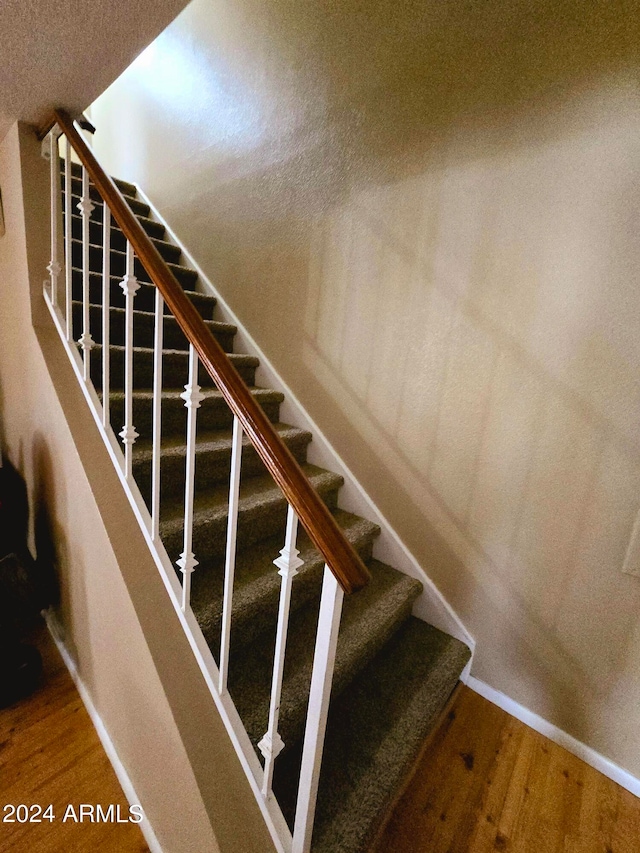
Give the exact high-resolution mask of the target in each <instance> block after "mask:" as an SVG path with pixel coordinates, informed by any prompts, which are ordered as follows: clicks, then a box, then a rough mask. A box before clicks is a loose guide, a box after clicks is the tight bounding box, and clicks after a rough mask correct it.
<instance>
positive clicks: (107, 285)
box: [102, 202, 111, 427]
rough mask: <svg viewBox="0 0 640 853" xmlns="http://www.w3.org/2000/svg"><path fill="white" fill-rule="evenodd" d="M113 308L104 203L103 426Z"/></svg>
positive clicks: (107, 211) (108, 223) (108, 219)
mask: <svg viewBox="0 0 640 853" xmlns="http://www.w3.org/2000/svg"><path fill="white" fill-rule="evenodd" d="M110 308H111V211H110V209H109V206H108V204H106V202H105V203H104V222H103V224H102V424H103V426H105V427H108V426H109V420H110V419H109V392H110V390H111V376H110V367H111V364H110V350H109V345H110V340H111V329H110V320H111V315H110Z"/></svg>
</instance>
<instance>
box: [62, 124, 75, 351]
mask: <svg viewBox="0 0 640 853" xmlns="http://www.w3.org/2000/svg"><path fill="white" fill-rule="evenodd" d="M72 182H73V176H72V174H71V145H70V143H69V140H68V139H66V137H65V152H64V264H65V266H64V278H65V301H66V305H65V311H66V316H67V340H68V341H69V343H71V341H72V340H73V304H72V303H73V243H72V236H73V231H72V218H71V212H72V209H73V208H72V195H73V183H72Z"/></svg>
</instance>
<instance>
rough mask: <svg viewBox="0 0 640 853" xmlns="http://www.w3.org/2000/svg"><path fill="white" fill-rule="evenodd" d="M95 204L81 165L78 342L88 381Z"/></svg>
mask: <svg viewBox="0 0 640 853" xmlns="http://www.w3.org/2000/svg"><path fill="white" fill-rule="evenodd" d="M94 208H95V205H94V204H93V202H92V201H91V196H90V195H89V173H88V172H87V170H86V169H85V168H84V166H83V167H82V198H81V199H80V201H79V202H78V210H79V211H80V214H81V215H82V335H81V336H80V340H79V341H78V343H79V344H80V346H81V347H82V357H83V364H84V373H83V376H84V381H85V382H88V381H89V373H90V368H91V350H92V349H93V346H94V344H93V338H92V337H91V331H90V329H89V283H90V278H89V221H90V219H91V214H92V213H93V211H94Z"/></svg>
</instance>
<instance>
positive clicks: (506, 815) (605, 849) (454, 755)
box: [375, 687, 640, 853]
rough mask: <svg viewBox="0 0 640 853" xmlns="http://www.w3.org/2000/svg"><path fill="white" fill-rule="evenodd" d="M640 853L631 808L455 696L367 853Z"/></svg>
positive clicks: (563, 756) (561, 757)
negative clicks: (386, 822) (411, 777)
mask: <svg viewBox="0 0 640 853" xmlns="http://www.w3.org/2000/svg"><path fill="white" fill-rule="evenodd" d="M488 851H491V853H495V851H507V853H640V800H639V799H637V798H636V797H634V796H633V794H630V793H629V792H628V791H626V790H624V789H623V788H621V787H620V786H619V785H617V784H616V783H615V782H612V781H611V780H609V779H607V778H606V777H605V776H603V775H602V774H600V773H598V771H597V770H594V769H593V768H592V767H589V766H588V765H587V764H585V763H584V762H582V761H581V760H580V759H578V758H576V757H575V756H573V755H571V754H570V753H569V752H567V751H566V750H564V749H563V748H562V747H559V746H557V745H556V744H554V743H552V742H551V741H549V740H547V739H546V738H545V737H543V736H542V735H539V734H538V733H537V732H535V731H533V729H530V728H528V726H525V725H524V724H523V723H521V722H519V721H518V720H516V719H514V718H513V717H510V716H509V715H508V714H507V713H505V712H504V711H502V710H500V709H499V708H497V707H496V706H495V705H492V704H491V703H490V702H487V700H486V699H483V698H482V697H481V696H478V694H477V693H474V692H473V691H471V690H469V689H468V688H466V687H463V688H462V689H461V690H460V692H459V694H458V696H457V698H456V700H455V702H454V704H453V705H452V707H451V709H450V710H449V713H448V715H447V717H446V718H445V721H444V723H443V725H442V727H441V728H440V730H439V731H438V732H437V734H436V735H435V737H434V739H433V741H432V742H431V744H430V745H429V746H428V747H427V750H426V752H425V754H424V756H423V757H422V759H421V761H420V764H419V767H418V769H417V772H416V776H415V777H414V779H413V781H412V783H411V785H410V787H409V789H408V790H407V792H406V793H405V795H404V797H402V798H401V800H400V802H399V803H398V805H397V807H396V809H395V810H394V812H393V815H392V817H391V820H390V822H389V824H388V826H387V828H386V830H385V832H384V833H383V834H382V836H381V838H380V839H379V842H378V844H377V845H376V850H375V853H488Z"/></svg>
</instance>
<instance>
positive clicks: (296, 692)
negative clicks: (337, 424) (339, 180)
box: [63, 164, 470, 853]
mask: <svg viewBox="0 0 640 853" xmlns="http://www.w3.org/2000/svg"><path fill="white" fill-rule="evenodd" d="M72 170H73V171H72V175H73V180H72V190H73V193H72V194H73V211H74V212H73V215H72V217H71V220H72V222H71V236H72V245H71V253H70V257H71V261H72V267H73V273H72V295H73V306H72V312H71V317H72V325H73V329H72V335H73V340H74V341H78V340H79V338H80V336H81V334H82V330H83V271H82V266H83V245H82V232H83V221H82V217H81V215H80V213H79V212H78V211H77V207H76V205H77V203H78V202H79V201H80V198H81V196H82V180H81V175H82V171H81V167H80V166H79V165H75V164H74V165H73V167H72ZM116 184H117V186H118V187H119V189H120V191H121V192H122V194H123V195H124V197H125V199H126V201H127V203H128V205H129V207H130V208H131V210H132V211H133V213H134V214H135V215H136V217H137V218H138V220H139V222H140V223H141V224H142V226H143V228H144V229H145V231H146V233H147V234H148V235H149V236H150V237H151V239H152V240H153V243H154V244H155V246H156V247H157V249H158V250H159V252H160V254H161V255H162V257H163V258H164V259H165V260H166V262H167V264H168V265H169V267H170V269H171V270H172V272H173V273H174V274H175V276H176V278H177V279H178V281H179V282H180V284H181V285H182V287H183V288H184V290H185V292H186V294H187V296H188V298H189V299H190V301H191V302H192V303H193V305H194V306H195V307H196V308H197V310H198V312H199V313H200V315H201V317H202V318H203V319H204V320H205V322H206V325H207V326H208V328H209V329H210V330H211V332H212V333H213V335H214V336H215V337H216V339H217V340H218V341H219V343H220V344H221V345H222V347H223V349H224V350H225V351H226V352H227V353H228V354H229V357H230V359H231V361H232V362H233V364H234V366H235V367H236V368H237V370H238V371H239V373H240V375H241V376H242V378H243V380H244V382H245V383H246V385H247V386H248V387H249V389H250V392H251V395H252V396H253V397H254V399H255V400H256V401H257V402H258V403H259V404H260V406H261V407H262V409H263V410H264V412H265V413H266V414H267V416H268V418H269V420H270V421H271V422H272V423H273V424H274V426H275V429H276V430H277V432H278V434H279V436H280V437H281V438H282V440H283V441H284V442H285V443H286V445H287V446H288V448H289V449H290V451H291V453H292V454H293V455H294V457H295V459H296V460H297V461H298V462H299V463H300V465H301V466H302V468H303V470H304V471H305V473H306V475H307V476H308V478H309V479H310V481H311V483H312V484H313V486H314V488H315V489H316V490H317V492H318V494H319V495H320V496H321V498H322V500H323V501H324V502H325V504H326V505H327V507H328V508H329V509H330V511H331V513H332V515H333V517H334V518H335V520H336V522H337V523H338V525H339V527H340V528H341V529H342V531H343V532H344V535H345V536H346V538H347V540H348V541H349V542H350V543H351V544H352V546H353V547H354V548H355V550H356V551H357V553H358V554H359V555H360V557H361V558H362V560H363V561H364V562H365V563H366V565H367V567H368V568H369V570H370V572H371V581H370V583H369V584H368V585H367V586H366V587H365V588H364V589H362V590H361V591H359V592H357V593H355V594H353V595H350V596H347V597H346V598H345V602H344V609H343V613H342V620H341V623H340V633H339V639H338V645H337V653H336V661H335V670H334V676H333V685H332V692H331V697H332V698H331V705H330V710H329V717H328V724H327V732H326V739H325V747H324V758H323V763H322V770H321V773H320V781H319V789H318V799H317V808H316V814H315V823H314V830H313V841H312V846H311V849H312V851H313V853H360V851H366V850H368V849H370V846H371V844H372V841H373V839H374V838H375V835H376V833H377V831H378V830H379V828H380V826H381V824H382V822H383V820H384V819H385V817H386V816H387V814H388V812H389V809H390V806H391V805H392V804H393V803H394V801H395V799H396V797H397V796H398V792H399V791H400V790H401V789H402V788H403V786H404V785H405V784H406V781H407V779H408V777H409V776H410V773H411V771H412V768H413V766H414V764H415V761H416V759H417V757H418V754H419V753H420V750H421V747H422V745H423V744H424V742H425V739H426V738H427V737H428V735H429V733H430V731H431V730H432V728H433V726H434V725H435V723H436V722H437V720H438V718H439V716H440V714H441V712H442V709H443V708H444V706H445V704H446V702H447V700H448V699H449V697H450V695H451V693H452V691H453V689H454V688H455V686H456V684H457V682H458V680H459V677H460V674H461V672H462V670H463V669H464V667H465V665H466V663H467V661H468V660H469V657H470V652H469V650H468V648H467V647H466V646H465V645H464V644H462V643H461V642H460V641H458V640H456V639H454V638H453V637H450V636H448V635H446V634H444V633H442V632H441V631H439V630H437V629H436V628H434V627H432V626H430V625H428V624H427V623H426V622H424V621H421V620H420V619H418V618H416V617H414V616H412V608H413V605H414V602H415V601H416V599H417V598H418V596H419V595H420V594H421V592H422V587H421V584H420V583H419V582H418V581H417V580H415V579H413V578H411V577H409V576H407V575H405V574H403V573H401V572H399V571H397V570H395V569H394V568H392V567H391V566H388V565H385V564H384V563H382V562H380V561H379V560H376V559H375V558H374V557H373V546H374V542H375V540H376V537H377V536H378V535H379V533H380V529H379V527H378V526H377V525H375V524H373V523H371V522H370V521H367V520H366V519H364V518H360V517H358V516H356V515H354V514H352V513H349V512H346V511H345V510H343V509H341V508H340V505H339V504H340V501H339V494H340V488H341V486H342V483H343V480H342V478H341V477H340V476H339V475H337V474H334V473H332V472H331V471H327V470H324V469H321V468H318V467H316V466H314V465H312V464H310V463H308V462H307V449H308V446H309V443H310V442H311V440H312V436H311V434H310V433H309V432H308V431H305V430H304V429H300V428H298V427H296V426H293V425H289V424H285V423H281V422H280V417H279V412H280V405H281V403H282V401H283V399H284V398H283V395H282V394H281V393H280V392H278V391H276V390H271V389H268V388H260V387H257V386H256V385H255V372H256V368H257V367H258V364H259V362H258V359H257V358H255V357H254V356H252V355H248V354H243V353H235V352H234V351H233V350H234V336H235V333H236V328H235V327H234V326H233V325H230V324H229V323H225V322H221V321H219V320H216V299H215V298H214V297H213V296H211V295H209V294H208V293H206V292H203V290H202V288H200V289H199V286H198V274H197V272H196V271H195V270H193V269H190V268H189V267H188V266H185V265H183V263H181V250H180V248H179V247H178V246H176V245H174V244H173V243H172V242H171V241H170V240H168V239H167V236H166V233H165V229H164V226H163V225H162V224H161V223H160V222H158V221H155V220H154V219H153V218H152V216H151V214H150V210H149V207H148V205H146V204H145V203H144V202H143V201H141V200H140V199H139V198H137V195H136V189H135V187H134V186H133V185H131V184H129V183H127V182H125V181H120V180H117V181H116ZM63 197H64V192H63ZM91 197H92V201H93V204H94V205H95V209H94V210H93V212H92V215H91V222H90V223H89V268H90V271H91V272H90V277H89V278H90V282H89V303H90V305H89V321H90V330H91V335H92V338H93V341H94V342H95V346H94V347H93V349H92V350H91V352H90V377H91V380H92V381H93V385H94V387H95V389H96V391H97V393H98V396H99V397H100V399H102V366H103V352H102V350H103V346H102V343H103V342H102V288H103V283H102V272H101V271H102V264H103V227H102V221H103V216H104V205H103V203H102V200H101V197H100V195H99V194H98V193H97V191H95V189H93V188H92V190H91ZM110 247H111V248H110V261H111V278H110V308H109V317H110V338H109V347H108V358H109V365H110V377H111V381H110V390H109V395H108V396H109V414H110V421H111V426H112V428H113V430H114V432H115V433H116V434H117V433H119V431H120V430H121V428H122V424H123V423H125V394H124V379H123V377H124V375H125V328H126V319H125V297H124V294H123V291H122V289H121V287H120V282H121V280H122V278H123V276H124V275H125V270H126V249H127V240H126V238H125V235H124V234H123V232H122V231H121V230H120V228H119V227H117V226H116V225H115V223H113V224H112V227H111V231H110ZM135 276H136V278H137V279H138V283H139V284H140V289H139V290H138V292H137V294H136V296H135V300H134V312H133V314H134V325H133V328H134V332H133V335H134V336H133V348H134V349H133V423H134V424H135V428H136V430H137V432H138V433H139V438H138V439H137V440H136V441H135V444H134V445H133V451H132V472H133V477H134V479H135V482H136V483H137V486H138V488H139V490H140V493H141V494H142V496H143V498H144V500H145V502H146V503H147V505H148V507H149V509H150V511H151V501H152V467H153V444H152V435H153V376H154V370H153V365H154V350H153V346H154V304H155V290H156V288H155V285H153V284H152V283H151V279H150V277H149V275H148V274H147V272H146V271H145V269H144V267H143V266H142V265H141V264H140V263H139V262H138V261H137V260H136V263H135ZM163 332H164V339H163V350H162V352H163V385H162V441H161V453H160V473H161V476H160V514H159V533H160V537H161V540H162V543H163V545H164V547H165V548H166V551H167V553H168V555H169V557H170V559H171V560H172V562H173V564H174V565H175V564H176V562H177V561H178V559H179V557H180V554H181V551H182V550H183V536H184V524H185V517H184V494H185V463H186V456H187V450H186V444H185V434H186V429H187V410H186V408H185V405H184V398H181V394H183V389H184V385H185V381H186V377H187V373H188V361H189V343H188V341H187V339H186V337H185V335H184V334H183V332H182V331H181V329H180V327H179V326H178V323H177V322H176V320H175V319H174V317H173V316H171V315H170V314H169V313H168V312H166V313H165V316H164V323H163ZM198 382H199V384H200V386H201V387H202V395H203V399H202V401H201V407H200V408H199V410H198V418H197V433H196V443H195V498H194V505H193V546H192V548H193V553H194V554H195V556H196V559H197V560H198V565H197V566H196V568H195V571H194V573H193V575H192V580H191V608H192V610H193V613H194V615H195V617H196V619H197V622H198V624H199V626H200V628H201V630H202V633H203V635H204V637H205V639H206V642H207V644H208V646H209V648H210V649H211V652H212V654H213V656H214V658H215V659H216V661H217V662H218V663H219V656H220V646H221V634H222V624H223V623H222V615H223V600H224V599H223V593H224V589H223V585H224V570H225V549H226V542H227V525H228V505H229V478H230V471H231V456H232V418H233V415H232V413H231V411H230V409H229V408H228V406H227V404H226V402H225V400H224V399H223V397H222V395H221V393H220V392H219V391H218V390H217V388H216V387H215V385H214V383H213V380H212V379H211V378H210V376H209V374H208V373H207V372H206V371H205V370H204V369H203V368H202V365H200V368H199V372H198ZM286 520H287V502H286V500H285V498H284V496H283V494H282V492H281V490H280V488H279V487H278V486H277V485H276V484H275V483H274V481H273V479H272V477H271V476H270V475H269V474H268V473H267V471H266V469H265V467H264V465H263V463H262V461H261V460H260V458H259V456H258V455H257V453H256V451H255V450H254V448H253V446H252V445H251V443H250V442H249V441H248V440H247V438H246V437H245V438H244V440H243V449H242V473H241V480H240V491H239V501H238V522H237V556H236V569H235V582H234V591H233V609H232V620H231V642H230V657H229V670H228V672H229V674H228V690H229V693H230V696H231V698H232V700H233V703H234V704H235V707H236V709H237V711H238V713H239V715H240V718H241V720H242V723H243V725H244V727H245V729H246V731H247V733H248V735H249V738H250V740H251V743H252V745H253V747H254V749H255V751H256V755H257V756H258V757H259V758H260V760H261V761H262V752H261V750H260V747H259V745H258V744H259V743H260V741H261V739H262V738H263V737H264V735H265V732H266V731H267V727H268V723H269V710H270V699H271V689H272V675H273V669H274V654H275V645H276V632H277V625H278V607H279V597H280V590H281V577H280V576H279V574H278V572H277V571H276V570H275V568H274V565H273V560H274V557H275V556H277V554H278V552H279V551H280V549H281V548H282V545H283V530H284V526H285V523H286ZM297 548H298V549H299V552H300V553H299V557H300V559H301V560H302V561H303V565H302V566H301V568H300V569H299V571H298V573H297V575H296V577H295V579H294V581H293V584H292V594H291V609H290V616H289V628H288V636H287V656H286V663H285V668H284V678H283V682H282V695H281V701H280V716H279V726H278V731H279V733H280V735H281V737H282V740H283V741H284V749H283V751H282V752H281V753H280V755H279V757H278V759H277V761H275V764H274V767H275V769H274V776H273V793H274V795H275V797H276V799H277V801H278V803H279V806H280V808H281V810H282V813H283V815H284V817H285V819H286V821H287V823H288V824H289V828H290V829H291V830H293V821H294V812H295V805H296V795H297V789H298V780H299V775H300V765H301V755H302V740H303V735H304V728H305V720H306V715H307V705H308V701H309V689H310V683H311V676H312V665H313V655H314V644H315V637H316V631H317V628H318V618H319V616H318V614H319V602H320V593H321V587H322V579H323V569H324V563H325V560H324V558H323V556H322V555H321V554H320V553H319V552H318V550H317V549H316V548H315V547H314V545H313V543H312V542H311V540H310V539H309V537H308V536H307V534H306V532H304V531H303V530H302V529H301V530H300V532H299V535H298V540H297ZM176 571H177V570H176Z"/></svg>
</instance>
